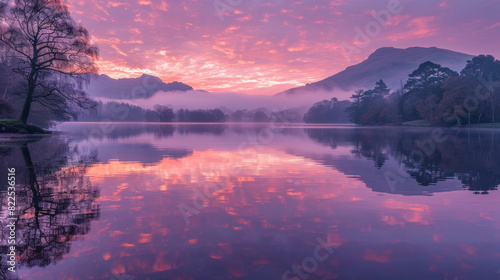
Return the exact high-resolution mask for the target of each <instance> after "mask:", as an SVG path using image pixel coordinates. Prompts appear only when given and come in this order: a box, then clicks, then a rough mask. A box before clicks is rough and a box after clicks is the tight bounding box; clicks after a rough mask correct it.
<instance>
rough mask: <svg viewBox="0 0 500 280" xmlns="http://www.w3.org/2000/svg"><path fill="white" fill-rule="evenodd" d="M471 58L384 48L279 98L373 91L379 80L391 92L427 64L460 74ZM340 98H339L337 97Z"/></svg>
mask: <svg viewBox="0 0 500 280" xmlns="http://www.w3.org/2000/svg"><path fill="white" fill-rule="evenodd" d="M472 57H473V56H472V55H468V54H464V53H459V52H454V51H450V50H445V49H439V48H436V47H431V48H422V47H412V48H407V49H397V48H392V47H385V48H380V49H378V50H376V51H375V52H374V53H372V54H371V55H370V56H369V57H368V58H367V59H366V60H365V61H363V62H361V63H359V64H356V65H353V66H350V67H347V68H346V69H345V70H344V71H342V72H339V73H337V74H335V75H333V76H331V77H328V78H326V79H324V80H321V81H319V82H315V83H311V84H307V85H305V86H302V87H297V88H292V89H289V90H286V91H284V92H281V93H279V94H278V95H280V94H297V93H311V92H317V91H321V92H324V91H332V90H342V91H352V90H354V89H358V88H363V89H368V88H373V87H374V85H375V82H377V81H378V80H380V79H382V80H384V82H385V83H386V84H387V85H388V86H389V87H390V88H391V89H393V90H395V89H398V88H400V87H401V85H400V80H402V81H403V83H405V81H406V79H407V78H408V74H410V73H412V72H413V71H414V70H416V69H417V68H418V66H419V65H420V64H421V63H423V62H426V61H432V62H434V63H437V64H441V66H444V67H448V68H450V69H452V70H455V71H460V70H462V69H463V68H464V67H465V64H466V63H467V60H469V59H471V58H472ZM338 97H340V96H338Z"/></svg>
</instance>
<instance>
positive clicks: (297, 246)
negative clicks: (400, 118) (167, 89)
mask: <svg viewBox="0 0 500 280" xmlns="http://www.w3.org/2000/svg"><path fill="white" fill-rule="evenodd" d="M64 128H65V130H67V131H70V132H69V133H68V134H64V135H70V136H69V137H70V138H71V141H70V143H71V144H70V145H68V143H67V142H64V141H66V140H64V137H60V138H59V137H51V138H52V139H51V140H50V141H54V140H55V139H59V140H58V141H63V142H64V143H63V142H61V144H63V145H61V146H59V148H58V149H56V150H54V149H53V150H50V149H48V148H46V147H45V146H44V145H48V144H47V143H52V142H42V141H39V142H37V143H38V144H37V145H39V146H38V147H40V149H39V150H38V151H37V152H34V151H33V149H34V148H35V145H34V144H35V143H31V144H27V148H28V149H29V150H28V152H29V155H30V157H32V158H33V159H32V161H33V163H34V164H29V161H27V162H28V163H27V164H26V163H25V162H24V159H25V158H26V157H23V151H24V150H23V148H22V147H23V145H17V146H16V147H9V148H2V149H0V154H2V156H4V157H5V158H10V159H9V161H11V160H16V159H17V160H20V162H18V163H16V164H17V165H18V166H22V165H25V166H26V165H27V166H34V168H33V170H34V171H35V174H36V175H37V178H36V181H37V182H38V185H39V186H40V187H39V188H40V190H41V189H43V188H42V186H45V187H44V188H45V189H47V191H45V192H44V191H39V194H37V195H33V194H30V193H29V192H30V191H31V192H32V193H33V191H32V190H31V185H32V184H31V182H32V181H30V179H29V177H27V178H25V182H26V187H25V189H26V192H27V195H26V197H27V198H28V199H27V201H26V202H23V204H26V205H31V204H33V203H34V202H33V201H34V200H35V197H36V199H37V201H39V202H38V205H39V209H40V210H39V211H38V216H39V217H40V218H39V219H38V220H40V221H45V224H47V225H49V224H50V223H49V222H50V221H52V220H51V217H52V216H51V214H52V213H59V214H57V215H56V216H55V217H54V220H53V222H54V223H53V224H52V225H54V226H53V227H48V226H43V227H41V228H40V229H38V230H37V229H36V226H35V225H36V220H37V219H36V218H35V217H36V215H34V214H35V213H37V211H36V210H35V207H31V208H30V209H32V210H30V211H28V212H26V214H25V215H24V217H25V219H26V222H24V223H23V225H24V227H27V228H30V229H31V228H32V227H34V228H35V230H34V231H33V234H28V233H27V234H26V235H23V239H24V238H26V240H27V241H23V242H24V243H23V244H25V247H26V248H25V249H23V250H24V251H23V256H24V255H26V256H28V255H29V254H28V253H25V251H26V252H27V251H29V250H28V248H31V247H30V246H29V245H28V244H32V243H29V242H39V243H40V244H41V245H40V250H42V251H43V248H47V249H45V251H44V252H45V253H44V254H32V257H31V258H32V259H33V260H32V261H31V265H30V262H28V261H24V264H25V265H24V267H23V268H22V269H21V271H20V276H21V277H22V279H203V280H211V279H214V280H215V279H282V276H283V274H284V273H285V272H286V271H287V270H292V267H294V266H300V265H301V264H302V262H303V260H304V259H306V258H308V257H312V256H313V253H314V249H315V248H316V247H317V246H318V241H317V239H318V237H319V238H322V239H323V240H326V241H327V242H328V244H329V245H339V246H340V247H338V248H337V249H335V250H334V252H333V253H332V254H331V255H330V256H329V258H328V259H327V260H325V261H324V262H321V263H319V264H318V267H317V269H314V271H311V272H308V271H306V270H304V269H302V273H303V274H302V275H307V279H347V280H350V279H414V280H417V279H418V280H421V279H430V280H434V279H436V280H443V279H455V278H456V277H458V279H460V280H462V279H499V278H500V277H499V276H500V274H498V273H497V271H498V269H500V242H499V238H498V237H499V232H500V213H499V212H498V211H497V208H498V207H497V204H498V199H499V198H500V194H499V193H498V192H497V191H493V190H496V189H497V187H498V184H499V181H498V174H499V171H498V170H499V169H498V167H499V166H498V165H499V159H498V154H496V153H497V152H498V144H497V143H495V139H498V137H499V135H498V134H495V133H493V132H491V131H481V130H478V131H471V132H470V133H467V131H459V132H458V133H457V131H452V132H453V133H448V136H449V137H448V139H447V141H446V142H443V143H439V144H437V145H436V148H435V151H434V152H433V153H432V154H430V156H428V157H426V158H425V161H423V162H422V163H418V164H416V163H415V162H414V161H412V160H411V154H412V152H413V151H414V150H415V149H416V148H418V145H417V144H416V142H415V141H416V140H417V141H424V140H425V139H427V138H428V137H429V135H431V131H430V130H426V129H388V128H377V129H374V128H363V129H357V128H356V129H355V128H345V127H336V128H333V129H331V128H324V127H300V126H295V127H286V128H282V129H280V130H273V131H272V134H271V136H270V135H269V131H267V133H268V134H263V133H262V131H263V129H266V126H265V125H264V126H263V125H262V124H261V125H259V126H253V125H237V126H233V125H227V124H226V125H204V126H202V125H192V126H190V125H186V124H169V125H160V124H154V125H149V126H148V125H142V124H137V125H116V126H115V129H116V130H114V129H113V130H110V131H107V132H106V133H103V130H102V129H101V128H100V126H99V125H84V124H67V125H66V127H64ZM85 130H88V131H92V130H94V131H101V134H100V135H99V134H97V133H90V134H89V133H84V131H85ZM113 131H114V132H113ZM264 136H265V137H264ZM43 143H45V144H43ZM42 144H43V145H42ZM51 146H58V145H52V144H51ZM64 147H68V148H64ZM7 149H9V150H7ZM54 151H56V152H55V154H57V155H56V156H50V154H54ZM60 155H64V156H63V157H61V156H60ZM35 157H36V159H35ZM65 157H66V158H65ZM44 159H45V160H44ZM455 161H458V162H455ZM37 162H38V164H37ZM9 164H10V163H9ZM474 165H476V166H474ZM43 166H45V167H43ZM50 166H55V167H54V168H52V167H50ZM2 168H4V166H2ZM44 170H45V171H44ZM28 171H29V170H27V171H26V172H22V173H23V174H28V175H29V174H31V173H30V172H28ZM388 173H392V174H396V175H398V176H400V177H401V178H402V180H399V179H398V180H396V181H395V183H394V184H393V185H391V184H389V183H388V180H387V176H386V175H387V174H388ZM20 174H21V172H20ZM44 178H46V179H44ZM56 178H59V179H56ZM61 178H67V179H61ZM42 182H43V183H42ZM33 186H35V188H36V184H33ZM72 186H77V188H76V189H73V187H72ZM96 186H99V192H98V191H97V187H96ZM207 186H211V187H213V186H217V188H209V189H207ZM464 186H466V190H464ZM469 190H470V191H469ZM471 191H473V192H479V193H486V192H488V195H482V196H481V195H473V192H471ZM34 193H35V194H36V192H34ZM52 205H54V206H52ZM57 205H61V206H57ZM97 205H99V206H100V207H97ZM181 206H186V207H190V208H191V209H194V210H195V212H193V213H190V215H189V216H187V219H188V221H189V223H186V220H185V218H186V215H183V209H184V210H185V209H187V208H183V207H181ZM75 213H76V214H75ZM99 214H100V216H101V218H100V219H99V220H97V218H98V217H99ZM44 219H45V220H44ZM90 224H92V227H91V230H90ZM67 226H74V227H73V228H71V227H67ZM61 227H62V228H61ZM75 227H76V228H75ZM58 231H59V232H60V234H59V233H55V232H58ZM28 232H30V231H28ZM40 232H43V233H44V234H45V235H46V236H50V234H49V233H51V232H52V233H54V234H53V236H57V238H59V239H57V238H55V237H54V239H49V240H58V242H59V243H57V242H56V244H60V243H65V244H70V245H64V246H62V245H60V246H61V247H60V248H61V249H60V250H55V249H54V250H49V248H56V247H50V246H45V245H48V244H49V243H48V242H45V239H43V240H41V241H40V240H39V241H30V240H31V239H30V238H28V237H29V236H33V235H34V236H36V234H39V235H40V234H41V233H40ZM73 233H74V234H73ZM72 234H73V235H72ZM82 236H85V238H77V237H82ZM42 241H43V242H45V243H41V242H42ZM54 242H55V241H54ZM35 248H36V247H35ZM58 248H59V247H58ZM34 251H36V250H34ZM60 252H62V253H60ZM37 256H45V257H44V258H39V259H49V260H51V261H49V263H50V262H51V263H57V265H48V263H46V262H43V261H41V260H38V259H37ZM44 265H47V266H45V267H42V266H44ZM30 266H32V267H30ZM293 277H295V278H293ZM286 279H293V280H297V279H301V277H300V276H299V274H292V275H290V276H289V277H288V278H286Z"/></svg>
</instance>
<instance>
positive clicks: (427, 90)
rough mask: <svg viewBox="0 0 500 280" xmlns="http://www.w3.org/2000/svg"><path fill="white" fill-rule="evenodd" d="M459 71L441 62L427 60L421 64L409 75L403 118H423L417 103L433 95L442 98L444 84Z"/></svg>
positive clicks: (411, 119)
mask: <svg viewBox="0 0 500 280" xmlns="http://www.w3.org/2000/svg"><path fill="white" fill-rule="evenodd" d="M457 76H458V73H457V72H455V71H452V70H450V69H449V68H446V67H442V66H441V65H439V64H435V63H432V62H430V61H427V62H425V63H422V64H420V66H419V67H418V69H417V70H415V71H413V73H411V74H410V75H408V77H409V78H408V81H407V82H406V84H405V86H404V88H405V90H406V92H405V94H404V95H403V96H402V98H403V119H404V121H413V120H417V119H421V118H422V116H421V115H420V114H419V112H418V110H417V107H416V104H417V103H418V102H423V101H424V100H426V99H427V98H429V97H430V96H432V95H436V98H437V99H438V100H440V99H441V98H442V96H443V90H442V88H441V87H442V86H443V84H444V82H445V80H446V79H448V78H449V77H457Z"/></svg>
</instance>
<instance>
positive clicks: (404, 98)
mask: <svg viewBox="0 0 500 280" xmlns="http://www.w3.org/2000/svg"><path fill="white" fill-rule="evenodd" d="M408 77H409V79H408V81H407V82H406V85H405V86H404V87H402V88H401V90H399V91H396V92H393V93H389V92H390V90H389V89H388V88H387V86H386V85H385V83H384V82H383V81H379V82H377V83H376V85H375V87H374V88H373V89H369V90H357V91H356V92H355V93H354V94H353V95H352V96H351V99H352V101H353V103H352V105H351V106H350V107H349V108H348V109H347V113H348V116H349V118H350V120H351V121H352V122H354V123H356V124H364V125H373V124H401V123H403V122H407V121H415V120H425V121H427V123H429V124H431V125H436V126H453V125H471V124H479V123H485V122H495V120H498V111H499V110H498V108H499V107H500V98H498V95H499V92H500V62H499V61H498V60H495V58H494V57H493V56H491V55H487V56H485V55H480V56H477V57H474V58H473V59H472V60H469V61H468V62H467V65H466V66H465V68H464V69H463V70H462V71H461V76H459V75H458V73H456V72H454V71H452V70H450V69H448V68H446V67H442V66H441V65H439V64H435V63H432V62H429V61H428V62H425V63H422V64H421V65H420V66H419V67H418V69H416V70H415V71H413V72H412V73H411V74H410V75H409V76H408Z"/></svg>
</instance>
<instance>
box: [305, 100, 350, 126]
mask: <svg viewBox="0 0 500 280" xmlns="http://www.w3.org/2000/svg"><path fill="white" fill-rule="evenodd" d="M349 104H350V102H348V101H341V102H339V101H338V99H337V98H332V99H330V100H323V101H321V102H318V103H315V104H314V105H313V106H312V107H311V108H310V109H309V110H308V111H307V113H305V115H304V122H306V123H346V122H348V120H347V115H346V112H345V111H346V109H347V107H348V106H349Z"/></svg>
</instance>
